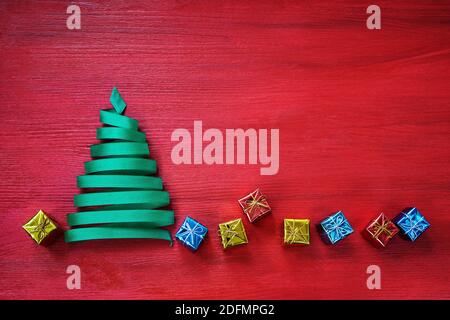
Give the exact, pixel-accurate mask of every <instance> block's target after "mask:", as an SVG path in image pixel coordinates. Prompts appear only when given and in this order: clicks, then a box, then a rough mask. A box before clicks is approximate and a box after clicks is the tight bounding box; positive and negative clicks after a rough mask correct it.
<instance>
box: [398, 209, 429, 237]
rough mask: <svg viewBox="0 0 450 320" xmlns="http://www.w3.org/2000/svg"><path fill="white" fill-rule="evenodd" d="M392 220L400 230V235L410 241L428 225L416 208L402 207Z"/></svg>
mask: <svg viewBox="0 0 450 320" xmlns="http://www.w3.org/2000/svg"><path fill="white" fill-rule="evenodd" d="M393 221H394V223H395V224H396V225H397V227H398V228H399V229H400V230H401V231H402V235H403V236H404V237H406V238H407V239H408V240H411V241H415V240H416V239H417V238H418V237H419V236H420V235H421V234H422V233H424V232H425V230H427V229H428V228H429V227H430V223H429V222H428V221H427V220H425V217H424V216H423V215H422V214H421V213H420V212H419V210H417V208H406V209H404V210H403V211H402V212H401V213H400V214H399V215H398V216H397V217H395V218H394V220H393Z"/></svg>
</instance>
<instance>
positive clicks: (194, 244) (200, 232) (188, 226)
mask: <svg viewBox="0 0 450 320" xmlns="http://www.w3.org/2000/svg"><path fill="white" fill-rule="evenodd" d="M207 232H208V228H206V227H205V226H204V225H202V224H201V223H200V222H197V221H195V220H194V219H192V218H191V217H186V219H185V220H184V222H183V224H182V225H181V227H180V229H178V231H177V233H176V235H175V238H177V239H178V240H180V241H181V242H182V243H183V244H184V245H185V246H186V247H188V248H189V249H191V250H197V249H198V247H199V246H200V244H201V243H202V241H203V239H204V238H205V236H206V233H207Z"/></svg>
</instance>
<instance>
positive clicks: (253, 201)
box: [244, 192, 269, 213]
mask: <svg viewBox="0 0 450 320" xmlns="http://www.w3.org/2000/svg"><path fill="white" fill-rule="evenodd" d="M245 204H246V205H247V207H246V208H245V209H244V212H245V213H248V212H252V211H253V210H254V209H256V208H258V207H260V208H266V209H268V208H269V206H268V204H267V200H266V198H265V197H264V196H263V195H262V194H260V193H259V192H256V193H252V194H251V195H250V199H248V200H247V201H246V202H245Z"/></svg>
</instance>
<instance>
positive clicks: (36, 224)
mask: <svg viewBox="0 0 450 320" xmlns="http://www.w3.org/2000/svg"><path fill="white" fill-rule="evenodd" d="M22 228H24V229H25V231H26V232H27V233H28V234H29V235H30V236H31V238H32V239H33V240H34V241H36V243H37V244H44V243H49V240H50V239H51V237H50V236H53V235H55V234H56V233H57V231H58V226H57V224H56V223H55V222H54V221H53V220H52V219H50V218H49V217H48V216H47V215H46V214H45V212H44V211H42V210H39V212H38V213H36V215H35V216H34V217H32V218H31V219H30V220H29V221H28V222H27V223H26V224H24V225H23V226H22Z"/></svg>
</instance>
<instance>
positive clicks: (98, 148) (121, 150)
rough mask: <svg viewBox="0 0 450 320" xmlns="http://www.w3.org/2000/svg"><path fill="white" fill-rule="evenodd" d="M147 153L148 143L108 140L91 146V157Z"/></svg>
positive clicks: (139, 155) (143, 154)
mask: <svg viewBox="0 0 450 320" xmlns="http://www.w3.org/2000/svg"><path fill="white" fill-rule="evenodd" d="M149 154H150V151H149V150H148V144H146V143H141V142H110V143H102V144H94V145H92V146H91V157H92V158H102V157H119V156H136V157H146V156H147V157H148V155H149Z"/></svg>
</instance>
